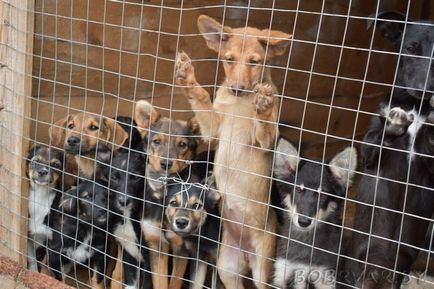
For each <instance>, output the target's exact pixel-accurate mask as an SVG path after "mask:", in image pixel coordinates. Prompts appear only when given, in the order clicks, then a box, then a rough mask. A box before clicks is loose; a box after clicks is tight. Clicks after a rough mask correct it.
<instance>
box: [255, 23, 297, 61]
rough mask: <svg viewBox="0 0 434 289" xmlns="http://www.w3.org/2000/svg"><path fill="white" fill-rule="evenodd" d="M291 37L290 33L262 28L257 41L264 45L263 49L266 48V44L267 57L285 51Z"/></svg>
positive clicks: (278, 54)
mask: <svg viewBox="0 0 434 289" xmlns="http://www.w3.org/2000/svg"><path fill="white" fill-rule="evenodd" d="M291 38H292V35H291V34H287V33H285V32H282V31H278V30H268V29H264V30H262V31H261V36H260V37H259V38H258V41H259V42H260V43H261V44H262V45H263V46H264V49H267V45H268V50H267V58H273V57H276V56H280V55H282V54H283V53H285V51H286V48H287V47H288V45H289V40H290V39H291Z"/></svg>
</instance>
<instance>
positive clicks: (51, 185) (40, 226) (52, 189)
mask: <svg viewBox="0 0 434 289" xmlns="http://www.w3.org/2000/svg"><path fill="white" fill-rule="evenodd" d="M62 168H63V152H62V151H60V150H58V149H55V148H49V147H46V146H40V145H37V146H34V147H33V148H31V149H30V151H29V154H28V156H27V175H28V178H29V201H28V202H29V231H28V234H29V235H28V245H27V252H28V254H27V256H28V267H29V269H31V270H34V271H38V270H39V269H40V266H39V265H40V262H41V261H42V259H44V257H45V255H46V250H45V249H46V246H45V245H46V242H47V241H48V240H50V239H51V238H52V236H53V233H52V231H51V228H50V223H52V219H50V213H51V208H52V205H53V204H54V203H56V202H58V201H59V198H60V192H61V191H60V190H61V179H62Z"/></svg>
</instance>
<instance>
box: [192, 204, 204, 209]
mask: <svg viewBox="0 0 434 289" xmlns="http://www.w3.org/2000/svg"><path fill="white" fill-rule="evenodd" d="M201 207H202V204H201V203H197V202H196V203H194V204H193V206H192V209H193V210H199V209H200V208H201Z"/></svg>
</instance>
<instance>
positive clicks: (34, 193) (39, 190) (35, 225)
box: [29, 184, 56, 240]
mask: <svg viewBox="0 0 434 289" xmlns="http://www.w3.org/2000/svg"><path fill="white" fill-rule="evenodd" d="M55 197H56V193H55V192H54V191H52V189H51V188H50V187H49V186H44V185H37V184H31V186H30V195H29V233H30V234H31V235H33V236H34V237H35V238H37V239H39V238H41V239H43V240H45V238H49V239H51V238H52V232H51V229H50V228H49V227H48V226H47V225H46V224H44V219H45V217H46V216H47V215H48V214H49V213H50V209H51V205H52V204H53V201H54V198H55Z"/></svg>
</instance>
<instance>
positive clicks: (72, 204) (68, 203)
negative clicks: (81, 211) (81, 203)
mask: <svg viewBox="0 0 434 289" xmlns="http://www.w3.org/2000/svg"><path fill="white" fill-rule="evenodd" d="M77 207H78V187H75V186H74V187H71V188H70V189H69V190H67V191H66V192H65V193H63V194H62V199H61V200H60V203H59V210H61V211H64V212H66V213H68V214H72V215H74V214H75V212H76V211H77Z"/></svg>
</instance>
